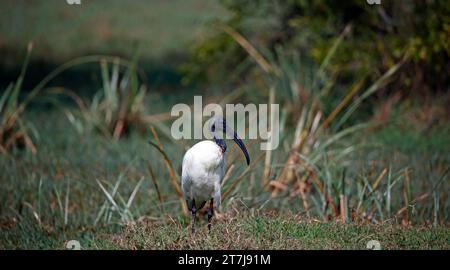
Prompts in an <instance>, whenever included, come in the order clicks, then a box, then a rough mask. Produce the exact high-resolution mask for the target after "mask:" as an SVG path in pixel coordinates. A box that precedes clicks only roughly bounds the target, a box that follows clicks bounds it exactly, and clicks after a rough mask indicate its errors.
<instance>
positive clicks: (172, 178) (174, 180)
mask: <svg viewBox="0 0 450 270" xmlns="http://www.w3.org/2000/svg"><path fill="white" fill-rule="evenodd" d="M150 130H151V132H152V134H153V137H154V138H155V140H156V144H155V143H153V142H151V141H149V143H150V145H152V146H153V147H155V148H156V149H158V151H159V152H160V153H161V154H162V155H163V157H164V162H165V164H166V168H167V171H168V172H169V176H170V183H171V184H172V186H173V187H174V188H175V190H176V192H177V196H178V199H179V200H180V204H181V207H182V209H183V213H184V214H185V215H187V214H188V209H187V206H186V204H185V203H184V199H183V193H182V192H181V187H180V185H179V184H178V179H177V177H176V175H175V171H174V170H173V167H172V163H171V162H170V160H169V157H168V156H167V154H166V152H165V151H164V148H163V145H162V144H161V141H160V140H159V136H158V134H157V133H156V130H155V128H154V127H153V126H152V127H151V128H150Z"/></svg>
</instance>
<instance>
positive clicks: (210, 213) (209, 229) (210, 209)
mask: <svg viewBox="0 0 450 270" xmlns="http://www.w3.org/2000/svg"><path fill="white" fill-rule="evenodd" d="M213 215H214V199H211V201H210V202H209V209H208V231H211V219H212V217H213Z"/></svg>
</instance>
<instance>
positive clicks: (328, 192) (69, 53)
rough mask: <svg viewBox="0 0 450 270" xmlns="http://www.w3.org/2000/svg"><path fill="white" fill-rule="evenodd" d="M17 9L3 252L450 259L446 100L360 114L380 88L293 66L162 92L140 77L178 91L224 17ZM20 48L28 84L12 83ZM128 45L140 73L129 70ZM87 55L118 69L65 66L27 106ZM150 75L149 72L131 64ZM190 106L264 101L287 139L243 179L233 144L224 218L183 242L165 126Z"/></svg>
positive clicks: (104, 6)
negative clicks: (198, 99) (436, 255)
mask: <svg viewBox="0 0 450 270" xmlns="http://www.w3.org/2000/svg"><path fill="white" fill-rule="evenodd" d="M16 2H17V1H12V0H5V1H1V3H0V22H1V24H0V52H1V53H2V55H4V56H5V57H4V58H3V59H2V63H1V64H2V65H1V67H2V68H3V69H2V72H3V71H5V72H8V76H5V77H4V76H2V77H1V78H6V77H8V78H9V77H10V76H12V75H11V74H13V77H14V83H12V84H9V83H10V82H11V81H10V80H8V81H3V80H2V81H1V83H0V85H6V86H8V85H10V86H9V87H6V86H5V88H4V89H0V90H1V92H0V249H66V244H67V243H68V241H70V240H77V241H79V242H80V244H81V246H82V248H83V249H366V248H367V247H366V245H367V242H368V241H370V240H376V241H379V242H380V244H381V248H382V249H450V230H449V224H450V223H449V220H450V197H449V196H450V181H448V177H449V174H448V173H449V168H450V167H449V164H450V155H449V153H450V136H448V134H449V133H450V125H449V121H448V114H447V112H448V108H447V106H448V100H449V95H448V93H444V94H441V96H439V95H436V96H434V97H430V98H429V99H428V100H420V99H414V98H409V99H405V100H401V101H399V102H398V103H395V102H394V103H389V102H380V101H378V100H377V99H376V98H374V99H370V100H369V97H370V96H371V95H374V94H377V90H378V89H379V88H380V85H383V84H384V83H388V82H389V79H390V77H389V76H386V78H387V79H386V81H383V82H379V81H376V82H371V83H373V84H372V86H371V85H368V86H367V87H366V85H365V84H363V83H361V84H360V83H359V82H355V83H353V82H352V83H348V84H346V85H345V86H343V85H337V84H336V85H335V84H334V83H335V82H334V81H332V82H330V81H331V79H330V78H331V77H333V76H329V77H330V78H328V77H327V76H325V75H326V74H325V73H326V71H325V70H326V68H323V69H320V70H317V69H316V68H317V67H316V66H314V65H312V64H310V63H309V62H305V63H304V62H301V61H300V60H299V59H295V58H294V57H292V59H291V58H289V57H287V56H284V57H286V58H285V59H283V58H282V57H281V56H280V57H279V58H281V59H279V61H278V62H277V61H274V62H273V61H272V62H270V65H273V66H274V67H276V68H277V70H278V71H279V74H280V75H279V76H277V77H276V76H274V77H270V75H267V74H266V73H257V72H255V71H254V70H252V71H251V72H254V73H255V75H254V78H256V79H255V81H246V80H244V81H242V82H239V84H237V85H235V84H234V82H233V83H229V82H224V85H206V86H205V85H202V86H200V87H199V88H198V89H193V88H187V87H184V86H182V85H181V84H180V81H179V80H178V79H176V80H175V79H173V78H169V77H164V78H163V79H162V80H166V81H164V82H163V84H164V83H167V85H166V86H165V87H161V88H160V87H159V84H158V82H156V79H154V77H152V76H151V75H149V74H150V73H152V71H153V70H158V69H161V70H163V69H169V70H168V71H167V73H170V74H172V75H174V74H175V75H176V76H181V75H180V73H179V71H178V70H177V69H176V67H175V66H176V65H177V64H179V63H178V62H177V63H174V62H176V61H180V59H178V60H176V61H175V60H173V61H172V58H171V55H173V54H175V55H177V54H181V55H183V54H187V52H188V47H189V44H190V43H191V42H194V41H198V40H201V39H202V38H203V37H204V36H205V35H207V34H208V33H209V31H211V30H212V29H211V27H210V24H209V23H210V22H211V21H212V20H214V18H217V17H223V16H227V12H226V11H225V10H224V9H223V8H222V7H221V6H220V5H219V3H217V2H214V1H206V0H190V1H182V0H176V1H145V0H139V1H133V5H129V4H128V3H127V2H126V1H119V0H110V1H87V0H86V1H83V0H82V5H81V6H69V5H67V4H65V1H63V0H61V1H40V2H39V3H38V1H27V3H25V2H18V3H16ZM149 2H151V4H149ZM29 41H33V50H32V54H31V61H30V63H31V64H30V66H29V67H28V68H29V69H30V70H29V72H28V73H26V74H25V71H26V70H27V69H26V68H24V70H23V73H20V74H19V72H20V71H17V72H16V71H15V70H20V68H21V67H22V62H23V58H24V48H25V47H26V45H27V44H28V42H29ZM137 43H138V44H140V45H141V55H140V58H139V62H138V66H139V69H138V71H137V72H136V70H135V69H134V65H133V63H134V62H132V61H131V62H128V60H125V59H130V58H131V57H132V55H133V53H134V52H135V49H136V46H135V44H137ZM244 47H245V46H244ZM29 48H30V51H31V46H29ZM247 49H248V48H247ZM243 51H245V50H243ZM90 54H102V55H104V54H111V55H116V56H121V57H123V58H121V59H120V60H118V59H119V58H112V59H110V58H108V59H106V58H102V57H96V58H95V59H94V60H93V61H91V62H89V63H83V65H84V66H83V67H87V68H86V70H84V71H83V72H82V73H80V74H81V75H80V74H78V76H75V75H76V74H77V73H76V71H77V69H79V68H80V67H79V66H77V65H74V66H71V67H70V68H68V69H67V70H65V71H64V72H61V73H58V75H57V76H55V78H53V79H52V80H49V83H48V84H44V85H41V86H42V88H40V89H38V90H39V91H36V92H35V90H36V89H37V88H33V87H34V86H35V85H32V84H33V83H34V81H37V82H39V81H40V80H43V79H44V77H45V76H46V75H47V73H45V74H44V75H41V73H42V72H44V71H45V72H47V70H46V68H47V67H45V68H44V66H45V65H44V64H49V63H51V64H49V65H50V66H54V65H59V64H62V63H65V62H66V61H68V60H69V59H73V58H76V57H80V56H84V55H90ZM77 59H78V60H79V58H77ZM38 60H41V61H43V62H34V61H38ZM147 60H149V61H150V62H151V63H154V66H153V67H151V69H152V70H148V69H147V66H140V65H139V64H140V63H141V61H142V62H145V63H148V62H146V61H147ZM36 63H37V64H36ZM243 63H244V64H243V65H244V66H245V65H255V66H257V64H256V63H255V61H253V60H252V59H246V60H243ZM119 64H121V65H123V66H122V67H121V68H119ZM24 66H25V65H24ZM324 66H326V65H324ZM10 67H12V68H11V69H10ZM394 67H395V66H394ZM241 68H242V67H237V68H236V69H241ZM11 70H13V71H11ZM43 70H44V71H43ZM74 70H75V72H74ZM39 71H40V72H39ZM49 72H50V71H49ZM71 72H73V73H71ZM236 73H238V72H236ZM24 74H25V75H24ZM142 74H143V75H142ZM233 74H234V73H233ZM233 74H231V75H230V76H231V77H232V76H233ZM317 74H320V76H319V75H317ZM324 74H325V75H324ZM2 75H3V74H2ZM175 75H174V76H175ZM310 75H311V77H308V76H310ZM127 76H128V77H127ZM319 77H320V78H319ZM322 78H327V79H330V81H326V80H325V79H324V81H323V82H322ZM382 78H383V77H382ZM22 79H23V80H24V82H23V83H22ZM334 79H335V78H334ZM28 80H30V81H31V82H30V81H28ZM146 80H147V81H146ZM172 80H173V81H172ZM380 80H381V79H380ZM44 82H45V80H44ZM122 82H125V83H123V84H122ZM267 82H270V83H271V84H272V85H270V87H268V85H266V84H267ZM361 82H363V81H361ZM147 83H148V85H146V86H147V88H144V87H142V85H141V84H147ZM227 83H229V84H227ZM49 85H50V86H52V87H51V88H48V86H49ZM121 85H125V86H123V88H121V87H122V86H121ZM303 86H304V88H303ZM271 88H273V89H276V90H277V91H274V92H271V91H269V89H271ZM33 89H34V90H33ZM117 89H120V91H122V92H119V91H118V90H117ZM330 89H331V90H330ZM355 89H356V90H355ZM266 90H267V91H266ZM333 90H339V91H334V92H333ZM319 91H320V92H319ZM30 93H37V95H36V96H33V97H32V98H31V99H30V103H29V104H26V106H24V108H23V110H22V108H21V104H23V103H22V102H24V100H25V101H27V98H28V97H29V96H28V95H30ZM85 93H88V94H87V95H86V94H85ZM118 93H119V94H118ZM324 93H325V94H324ZM326 93H328V94H329V96H326ZM330 93H331V94H330ZM339 93H344V96H343V97H336V96H337V95H339ZM194 94H202V95H203V96H204V100H205V104H206V102H208V103H209V102H217V103H220V102H223V103H226V102H229V103H238V102H243V103H246V102H248V103H250V102H251V103H267V99H268V98H269V101H270V99H271V98H273V99H274V100H276V101H277V102H278V103H280V105H281V106H280V107H281V116H280V118H281V121H282V131H281V134H280V135H281V136H280V145H279V147H278V148H277V149H276V150H275V151H273V152H270V155H269V154H268V153H267V152H265V151H262V150H260V148H259V142H260V141H258V140H244V141H245V143H246V145H247V147H248V149H249V153H250V156H251V158H252V163H251V165H250V166H249V167H247V166H246V164H245V160H244V158H243V156H242V155H241V153H240V152H239V151H236V147H235V146H233V145H232V143H231V142H230V143H229V150H228V153H229V156H228V158H227V162H228V166H227V179H226V181H224V183H223V186H222V190H223V201H222V211H221V214H222V215H221V217H220V218H218V219H215V220H214V224H213V230H212V232H211V233H210V234H208V233H207V229H206V222H205V218H204V217H203V216H202V217H201V219H202V221H201V222H200V223H199V224H198V232H197V234H195V235H191V233H190V228H189V224H190V217H189V215H186V213H184V212H183V210H184V209H183V204H182V203H184V200H183V199H182V198H181V196H180V195H179V194H177V192H176V186H177V184H176V183H179V181H180V174H181V163H182V156H183V154H184V152H185V151H186V150H187V149H188V148H189V147H190V146H192V145H193V144H194V143H195V142H196V141H195V140H181V141H176V140H174V139H173V138H172V137H171V135H170V126H171V120H172V119H170V118H167V112H170V109H171V107H172V106H173V105H175V104H177V103H179V102H183V103H186V104H192V103H193V95H194ZM322 94H323V96H322ZM271 95H274V96H273V97H272V96H271ZM335 95H336V96H335ZM324 96H325V98H324V99H322V97H324ZM294 98H298V99H299V100H300V99H301V100H302V104H301V106H299V105H298V104H297V103H296V102H292V101H293V100H294ZM366 98H367V100H366ZM377 98H378V97H377ZM344 101H345V102H344ZM367 101H369V105H367V106H366V107H365V108H364V110H363V109H362V108H361V107H359V105H360V104H361V103H363V102H367ZM370 102H371V103H370ZM344 103H345V104H344ZM205 104H204V105H205ZM341 105H342V106H341ZM371 106H372V107H371ZM353 112H355V113H354V114H352V113H353ZM347 116H348V117H347ZM155 119H158V120H155ZM204 120H206V119H204ZM241 120H242V119H241ZM149 142H151V143H149Z"/></svg>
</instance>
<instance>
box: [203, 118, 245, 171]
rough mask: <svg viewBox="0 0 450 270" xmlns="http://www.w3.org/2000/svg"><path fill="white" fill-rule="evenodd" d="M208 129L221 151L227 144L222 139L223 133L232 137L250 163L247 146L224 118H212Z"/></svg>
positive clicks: (224, 149) (225, 148)
mask: <svg viewBox="0 0 450 270" xmlns="http://www.w3.org/2000/svg"><path fill="white" fill-rule="evenodd" d="M209 130H210V132H211V135H212V136H213V138H214V142H215V143H216V144H217V145H218V146H220V148H221V149H222V151H223V152H225V151H226V150H227V145H226V143H225V141H224V140H223V138H224V135H226V136H228V138H233V140H234V142H235V143H236V144H237V145H238V146H239V148H241V150H242V152H243V153H244V156H245V159H246V161H247V165H250V156H249V154H248V151H247V148H246V147H245V144H244V143H243V142H242V140H241V138H239V136H238V135H237V133H236V132H235V131H234V130H233V129H232V128H231V127H229V126H228V125H227V123H226V121H225V118H223V117H214V118H212V119H211V120H210V122H209Z"/></svg>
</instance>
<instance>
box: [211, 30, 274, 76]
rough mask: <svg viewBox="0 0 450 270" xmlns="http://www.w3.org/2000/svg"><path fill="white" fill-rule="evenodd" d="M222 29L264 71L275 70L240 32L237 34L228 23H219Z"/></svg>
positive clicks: (270, 71)
mask: <svg viewBox="0 0 450 270" xmlns="http://www.w3.org/2000/svg"><path fill="white" fill-rule="evenodd" d="M219 28H221V29H222V30H223V31H225V32H226V33H227V34H228V35H230V36H231V37H232V38H233V39H234V40H235V41H236V42H237V43H239V45H241V47H242V48H244V49H245V50H246V51H247V53H248V54H249V55H250V56H251V57H252V58H253V59H254V60H255V61H256V63H258V65H259V66H260V67H261V68H262V69H263V70H264V72H266V73H269V74H270V73H272V72H275V69H274V67H273V66H272V65H270V64H269V62H267V60H266V59H265V58H264V56H262V55H261V54H260V53H259V52H258V51H257V50H256V49H255V47H253V45H252V44H250V42H248V41H247V39H245V38H244V37H243V36H242V35H241V34H239V33H238V32H237V31H236V30H234V29H233V28H231V27H230V26H228V25H223V24H222V25H219Z"/></svg>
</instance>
